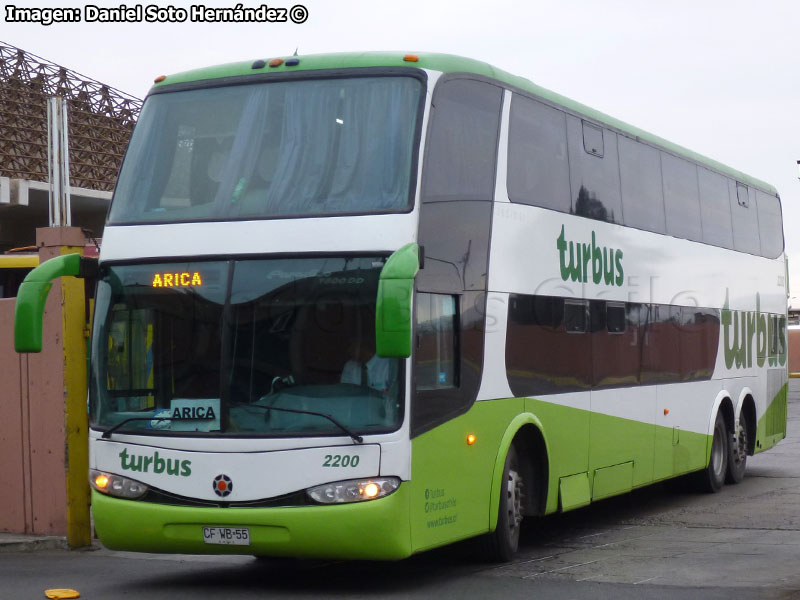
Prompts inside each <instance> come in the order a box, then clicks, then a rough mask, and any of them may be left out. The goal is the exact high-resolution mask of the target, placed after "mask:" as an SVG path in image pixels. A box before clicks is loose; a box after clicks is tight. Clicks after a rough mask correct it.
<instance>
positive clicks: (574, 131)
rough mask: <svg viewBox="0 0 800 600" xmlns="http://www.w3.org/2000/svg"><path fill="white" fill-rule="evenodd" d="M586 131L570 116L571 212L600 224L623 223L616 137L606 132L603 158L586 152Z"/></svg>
mask: <svg viewBox="0 0 800 600" xmlns="http://www.w3.org/2000/svg"><path fill="white" fill-rule="evenodd" d="M583 132H584V127H583V121H581V120H580V119H578V118H577V117H573V116H571V115H568V116H567V144H568V148H569V179H570V189H571V191H572V204H571V207H570V212H571V213H572V214H576V215H580V216H582V217H588V218H590V219H597V220H598V221H608V222H611V223H621V222H622V201H621V199H620V190H619V163H618V160H617V135H616V134H615V133H613V132H612V131H609V130H607V129H606V130H604V131H603V156H602V157H600V156H594V155H592V154H589V153H588V152H586V150H585V147H584V137H583Z"/></svg>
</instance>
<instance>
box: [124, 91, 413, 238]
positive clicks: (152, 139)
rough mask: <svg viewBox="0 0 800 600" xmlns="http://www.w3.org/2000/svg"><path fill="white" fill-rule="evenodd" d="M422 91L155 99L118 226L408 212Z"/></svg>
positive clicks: (130, 164) (132, 155)
mask: <svg viewBox="0 0 800 600" xmlns="http://www.w3.org/2000/svg"><path fill="white" fill-rule="evenodd" d="M421 92H422V84H421V82H420V81H419V80H417V79H414V78H411V77H353V78H326V79H319V80H303V81H299V80H295V81H278V82H272V83H258V84H253V85H235V86H222V87H214V88H204V89H195V90H186V91H178V92H171V93H162V94H155V95H152V96H150V97H149V98H148V99H147V101H146V102H145V105H144V108H143V110H142V114H141V117H140V118H139V122H138V123H137V125H136V130H135V131H134V133H133V136H132V137H131V143H130V146H129V147H128V151H127V154H126V156H125V162H124V164H123V167H122V171H121V172H120V176H119V181H118V184H117V188H116V191H115V193H114V200H113V203H112V205H111V212H110V213H109V221H110V222H116V223H121V222H142V221H144V222H165V221H166V222H170V221H197V220H218V219H234V218H244V217H247V218H269V217H276V216H286V215H326V214H336V213H379V212H384V213H385V212H397V211H403V210H407V209H408V206H409V199H410V190H411V189H413V187H412V181H415V178H416V172H415V169H413V168H412V165H413V163H414V156H415V139H416V130H417V116H418V113H419V105H420V93H421ZM412 175H413V177H414V179H412Z"/></svg>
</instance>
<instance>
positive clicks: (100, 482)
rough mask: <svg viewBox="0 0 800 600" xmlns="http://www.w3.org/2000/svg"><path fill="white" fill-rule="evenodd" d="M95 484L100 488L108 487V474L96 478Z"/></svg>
mask: <svg viewBox="0 0 800 600" xmlns="http://www.w3.org/2000/svg"><path fill="white" fill-rule="evenodd" d="M94 484H95V485H96V486H97V487H98V489H101V490H104V489H106V488H107V487H108V475H103V474H100V475H98V476H97V477H95V478H94Z"/></svg>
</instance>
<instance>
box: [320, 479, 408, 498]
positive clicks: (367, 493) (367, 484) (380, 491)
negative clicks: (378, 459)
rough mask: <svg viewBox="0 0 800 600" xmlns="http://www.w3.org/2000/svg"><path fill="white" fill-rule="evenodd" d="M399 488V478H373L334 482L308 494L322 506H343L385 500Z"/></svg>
mask: <svg viewBox="0 0 800 600" xmlns="http://www.w3.org/2000/svg"><path fill="white" fill-rule="evenodd" d="M399 487H400V478H399V477H371V478H369V479H349V480H347V481H334V482H333V483H326V484H325V485H318V486H316V487H313V488H309V489H308V490H306V492H307V493H308V496H309V498H311V499H312V500H313V501H314V502H319V503H320V504H343V503H345V502H361V501H363V500H375V499H376V498H383V497H384V496H388V495H389V494H391V493H392V492H394V491H395V490H396V489H397V488H399Z"/></svg>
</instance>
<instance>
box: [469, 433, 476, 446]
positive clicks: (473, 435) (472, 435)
mask: <svg viewBox="0 0 800 600" xmlns="http://www.w3.org/2000/svg"><path fill="white" fill-rule="evenodd" d="M476 439H478V438H476V437H475V434H474V433H470V434H469V435H468V436H467V446H472V444H474V443H475V440H476Z"/></svg>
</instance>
